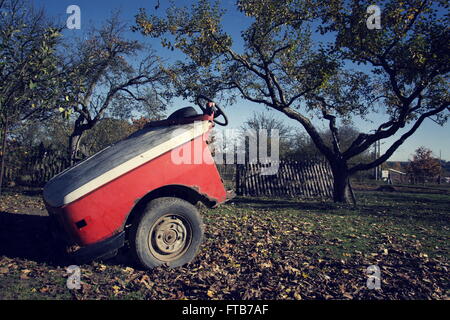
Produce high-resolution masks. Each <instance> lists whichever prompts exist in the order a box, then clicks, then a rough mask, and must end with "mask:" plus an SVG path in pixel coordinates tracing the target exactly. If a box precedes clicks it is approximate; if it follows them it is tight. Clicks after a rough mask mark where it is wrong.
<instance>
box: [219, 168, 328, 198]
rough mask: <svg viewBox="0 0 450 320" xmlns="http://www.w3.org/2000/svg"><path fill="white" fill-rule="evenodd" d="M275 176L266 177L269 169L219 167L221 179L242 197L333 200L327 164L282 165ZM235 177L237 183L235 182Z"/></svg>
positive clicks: (268, 175)
mask: <svg viewBox="0 0 450 320" xmlns="http://www.w3.org/2000/svg"><path fill="white" fill-rule="evenodd" d="M273 165H274V164H272V168H273V169H275V171H274V173H275V174H263V173H264V172H265V171H266V173H268V172H267V170H268V168H269V165H267V164H261V163H255V164H238V165H221V166H218V168H219V172H220V173H221V176H222V179H223V180H224V182H225V184H226V185H228V186H230V185H231V186H234V189H235V191H236V193H237V194H238V195H243V196H256V197H257V196H290V197H305V198H317V197H320V198H330V197H332V196H333V175H332V173H331V170H330V167H329V166H328V164H327V163H325V162H317V161H302V162H300V161H280V162H278V163H277V165H278V170H276V167H274V166H273ZM233 176H234V179H233Z"/></svg>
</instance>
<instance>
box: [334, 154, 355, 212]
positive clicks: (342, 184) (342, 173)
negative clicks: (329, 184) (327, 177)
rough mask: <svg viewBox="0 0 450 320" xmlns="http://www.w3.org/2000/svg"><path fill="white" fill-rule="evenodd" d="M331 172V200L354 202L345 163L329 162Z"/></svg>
mask: <svg viewBox="0 0 450 320" xmlns="http://www.w3.org/2000/svg"><path fill="white" fill-rule="evenodd" d="M331 168H332V169H331V170H332V172H333V200H334V202H339V203H353V204H355V202H356V201H355V197H354V194H353V190H352V188H351V185H350V175H349V173H348V168H347V164H346V163H337V164H334V163H332V164H331Z"/></svg>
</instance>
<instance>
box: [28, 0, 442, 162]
mask: <svg viewBox="0 0 450 320" xmlns="http://www.w3.org/2000/svg"><path fill="white" fill-rule="evenodd" d="M32 2H33V3H34V4H35V5H36V6H38V7H40V6H43V7H44V8H45V9H46V11H47V13H48V14H49V15H50V16H52V17H54V18H55V19H58V20H60V21H65V20H66V19H67V17H68V14H66V9H67V7H68V6H69V5H73V4H75V5H78V6H79V7H80V9H81V30H68V31H66V33H65V36H66V37H71V36H74V37H79V36H80V35H81V34H82V32H83V30H86V29H87V28H88V27H89V26H90V25H92V24H96V25H97V24H101V23H102V21H104V20H105V19H107V18H108V17H109V16H110V14H111V12H112V11H113V10H115V9H120V11H121V12H122V17H123V19H124V20H126V21H127V22H129V23H130V24H133V23H134V16H135V15H136V13H137V12H138V10H139V8H146V9H147V11H148V12H149V13H159V14H163V13H164V10H165V8H166V7H167V6H168V4H169V1H167V0H160V8H159V9H158V10H157V11H155V9H154V7H155V5H156V4H157V3H158V1H157V0H128V1H125V0H109V1H107V0H33V1H32ZM174 2H175V3H176V4H177V5H185V4H189V3H190V1H181V0H178V1H174ZM234 2H235V1H234V0H224V1H223V3H222V6H223V7H224V8H226V9H227V13H226V14H225V16H224V29H225V30H226V31H227V32H228V33H230V34H231V36H232V37H233V39H235V45H237V46H239V45H240V42H239V37H240V31H241V30H242V29H243V28H245V26H246V25H248V19H247V18H246V17H245V16H243V15H242V14H240V13H239V12H236V11H235V10H234ZM129 37H130V38H137V39H140V40H143V41H145V42H146V43H149V44H151V45H152V47H153V48H154V49H156V50H157V53H158V54H159V55H161V56H162V57H168V58H169V59H170V60H176V59H182V58H183V57H182V55H180V54H179V53H177V52H172V51H169V50H167V49H164V48H162V47H161V45H160V43H159V41H158V40H154V39H150V38H146V37H142V36H141V35H139V34H138V33H132V32H130V34H129ZM186 104H187V102H184V101H182V100H176V101H175V102H174V103H173V104H172V106H169V108H168V113H170V112H172V111H173V110H175V109H177V108H180V107H183V106H185V105H186ZM261 110H266V108H264V107H263V106H261V105H256V104H254V103H249V102H246V101H238V102H237V103H236V104H235V105H232V106H229V107H227V108H226V112H227V114H228V115H229V120H230V127H236V128H238V127H240V126H241V125H242V123H243V122H244V121H245V120H246V119H247V118H249V117H250V116H251V114H252V113H253V112H254V111H261ZM269 112H272V113H273V114H274V115H275V116H276V117H277V118H279V119H280V120H283V121H285V122H286V123H287V124H289V125H291V126H293V127H295V128H299V130H302V129H300V126H299V124H298V123H297V122H295V121H293V120H290V119H287V117H285V116H284V115H282V114H278V113H277V112H276V111H269ZM371 118H372V119H373V120H374V121H375V125H376V120H377V119H381V118H383V115H372V116H371ZM355 125H356V126H357V127H359V128H360V129H362V130H364V131H367V130H370V129H372V128H373V126H374V124H372V125H371V124H367V123H365V122H362V121H355ZM396 137H397V136H395V137H391V138H389V139H386V140H384V141H383V142H382V146H381V151H382V152H383V151H384V150H385V148H386V147H387V146H389V145H390V144H391V143H392V142H393V141H394V139H395V138H396ZM449 139H450V124H449V123H447V124H446V125H445V126H443V127H441V126H439V125H437V124H435V123H434V122H433V121H431V120H425V122H424V123H423V125H422V126H421V128H419V129H418V131H417V132H416V133H415V135H413V136H412V137H411V138H409V139H408V140H407V141H406V142H405V143H403V145H402V146H401V147H400V148H399V149H398V150H397V151H396V152H395V153H394V155H393V156H392V157H391V159H390V160H395V161H405V160H408V158H410V157H411V154H412V153H413V152H414V150H415V149H416V148H417V147H419V146H422V145H424V146H427V147H428V148H430V149H432V150H433V152H434V153H435V155H436V156H439V153H440V152H441V153H442V159H445V160H450V142H449Z"/></svg>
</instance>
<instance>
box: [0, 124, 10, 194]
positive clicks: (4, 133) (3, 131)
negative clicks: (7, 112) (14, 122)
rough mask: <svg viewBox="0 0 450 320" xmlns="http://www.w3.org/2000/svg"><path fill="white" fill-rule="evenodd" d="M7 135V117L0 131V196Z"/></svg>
mask: <svg viewBox="0 0 450 320" xmlns="http://www.w3.org/2000/svg"><path fill="white" fill-rule="evenodd" d="M7 133H8V117H5V124H4V126H3V130H2V162H1V169H0V195H1V194H2V186H3V175H4V174H5V158H6V135H7Z"/></svg>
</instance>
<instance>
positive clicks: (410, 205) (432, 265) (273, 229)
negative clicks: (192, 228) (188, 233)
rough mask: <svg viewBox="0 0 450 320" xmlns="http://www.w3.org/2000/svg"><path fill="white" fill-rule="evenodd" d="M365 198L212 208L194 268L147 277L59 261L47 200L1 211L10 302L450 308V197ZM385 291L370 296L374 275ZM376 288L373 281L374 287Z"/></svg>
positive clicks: (370, 193)
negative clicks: (371, 271)
mask: <svg viewBox="0 0 450 320" xmlns="http://www.w3.org/2000/svg"><path fill="white" fill-rule="evenodd" d="M418 192H424V191H423V190H420V189H409V188H398V189H397V190H395V191H391V192H382V191H376V190H370V188H365V190H362V191H359V192H356V195H357V197H358V201H359V203H358V205H357V206H351V205H338V204H333V203H330V202H327V201H317V200H315V201H312V200H294V199H272V198H270V199H269V198H267V199H261V198H258V199H256V198H237V199H235V200H234V201H233V202H230V203H228V204H226V205H223V206H222V207H220V208H218V209H215V210H206V209H202V214H203V217H204V222H205V225H206V228H205V229H206V231H205V240H204V242H203V245H202V247H201V250H200V253H199V254H198V256H197V258H196V259H195V260H194V261H193V262H192V263H191V264H189V265H187V266H185V267H182V268H176V269H167V268H164V267H161V268H158V269H155V270H152V271H145V270H141V269H139V268H138V267H137V266H135V265H133V264H132V263H131V262H130V261H129V260H128V259H127V257H126V255H125V254H121V255H120V256H119V257H118V258H115V259H113V260H109V261H104V262H94V263H92V264H86V265H82V266H80V268H81V281H82V286H81V289H79V290H69V289H68V288H67V286H66V281H67V277H68V275H67V271H66V268H67V266H68V265H70V264H71V261H70V260H68V259H67V258H66V257H63V256H57V255H55V244H54V243H53V242H52V240H51V238H50V236H49V234H48V233H47V231H46V224H47V219H48V217H47V216H46V212H45V210H44V207H43V203H42V201H41V197H40V194H39V192H36V191H34V192H31V191H28V192H20V193H17V192H9V193H6V194H3V195H2V198H1V201H0V243H1V246H0V299H448V298H449V296H450V291H449V277H448V269H449V267H450V266H449V253H450V250H449V241H448V239H449V235H450V232H449V231H450V219H449V217H450V205H449V204H450V193H449V192H448V191H446V190H445V189H444V190H438V189H436V191H433V189H431V191H430V190H427V192H426V193H418ZM371 265H375V266H377V267H378V268H379V269H380V272H381V284H380V285H381V288H380V289H379V290H377V289H369V288H368V287H367V279H368V273H367V268H368V267H369V266H371ZM372 283H373V282H372Z"/></svg>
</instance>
